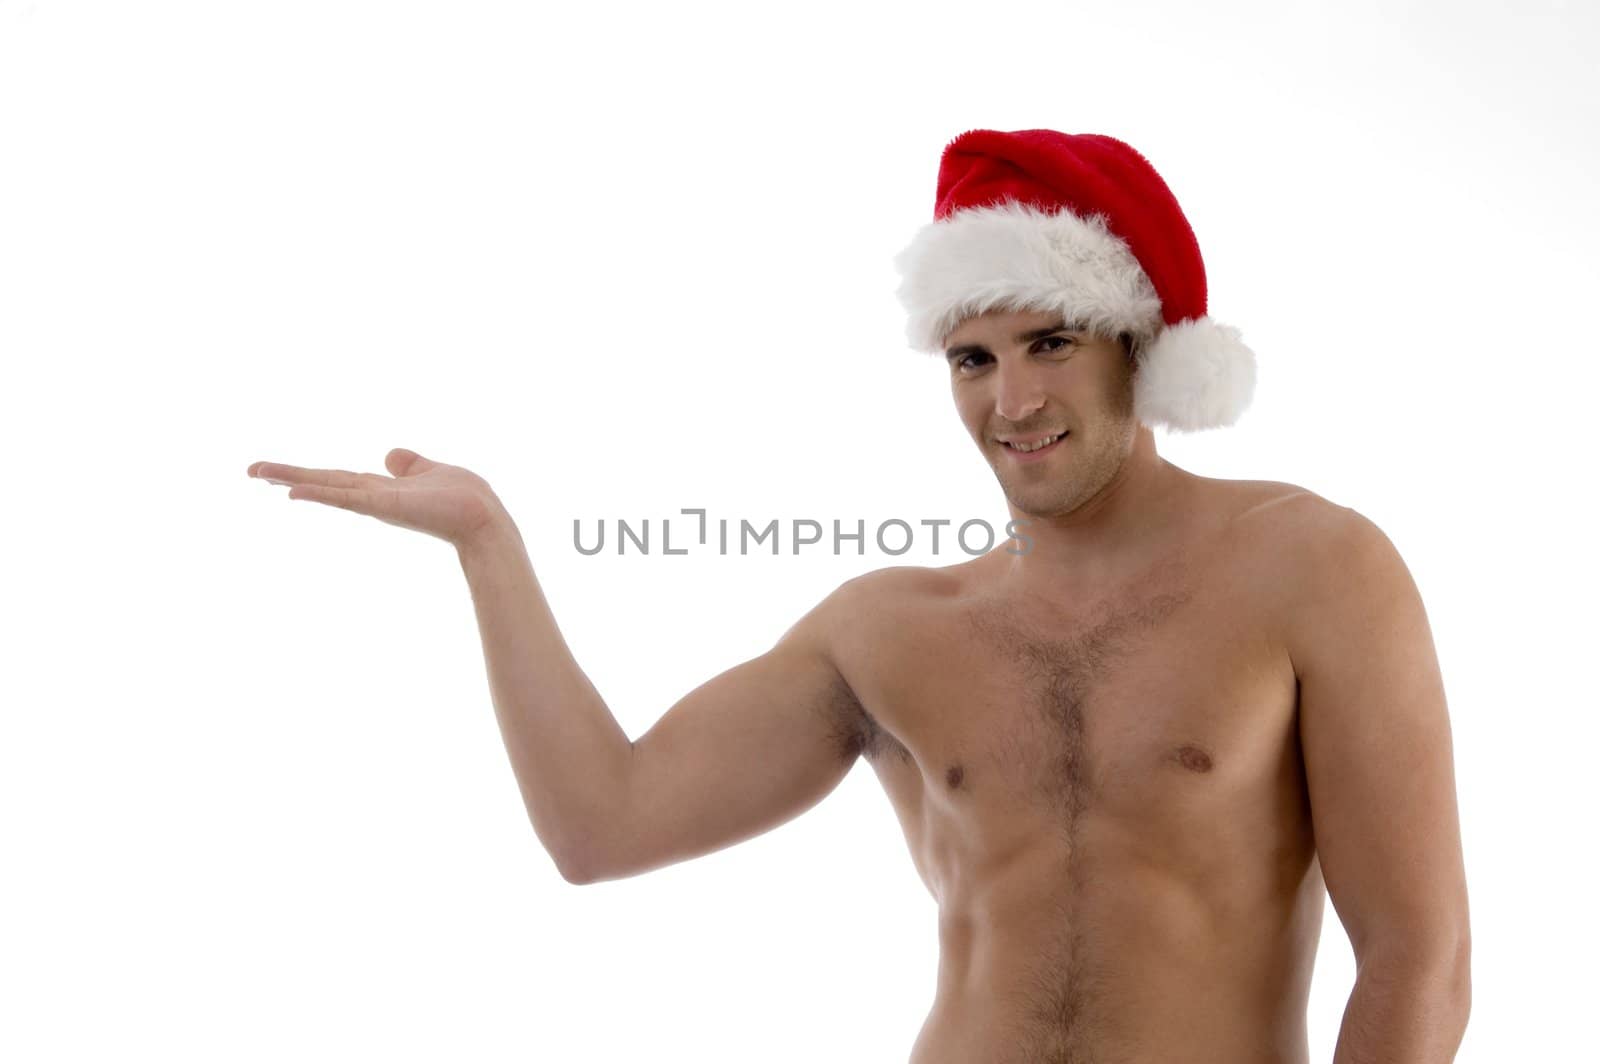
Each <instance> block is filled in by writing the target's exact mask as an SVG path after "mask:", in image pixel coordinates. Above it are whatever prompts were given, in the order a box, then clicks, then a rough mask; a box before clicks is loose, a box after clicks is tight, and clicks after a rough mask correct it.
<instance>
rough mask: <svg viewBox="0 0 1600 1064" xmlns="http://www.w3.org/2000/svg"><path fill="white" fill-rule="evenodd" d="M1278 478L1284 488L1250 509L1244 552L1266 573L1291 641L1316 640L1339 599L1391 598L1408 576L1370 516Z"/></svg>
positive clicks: (1241, 539)
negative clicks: (1361, 597)
mask: <svg viewBox="0 0 1600 1064" xmlns="http://www.w3.org/2000/svg"><path fill="white" fill-rule="evenodd" d="M1263 483H1266V482H1263ZM1271 483H1273V484H1275V485H1276V486H1277V488H1278V489H1279V490H1276V491H1273V492H1268V493H1265V494H1264V495H1263V497H1262V498H1261V499H1260V500H1259V501H1257V502H1255V503H1253V504H1252V505H1250V506H1248V507H1246V508H1244V509H1243V510H1242V511H1241V512H1240V514H1239V518H1238V520H1237V522H1236V525H1235V532H1236V539H1237V546H1238V548H1239V550H1240V551H1241V552H1242V553H1241V555H1239V557H1241V559H1242V563H1243V564H1246V565H1249V566H1250V567H1251V568H1252V569H1255V570H1256V572H1257V574H1258V575H1259V576H1260V577H1261V578H1262V579H1261V580H1260V581H1259V586H1260V587H1261V588H1263V589H1264V591H1265V593H1266V594H1267V595H1269V596H1270V602H1271V603H1272V604H1273V606H1275V607H1276V610H1277V612H1278V615H1279V617H1280V619H1281V621H1282V631H1283V633H1284V636H1285V638H1286V639H1288V640H1289V641H1290V642H1295V641H1303V640H1305V639H1310V638H1317V637H1318V633H1319V631H1320V620H1319V619H1320V618H1321V617H1323V616H1324V615H1330V614H1333V613H1336V612H1337V611H1336V610H1333V609H1330V606H1332V605H1333V604H1335V603H1337V602H1340V601H1343V600H1347V599H1350V598H1352V597H1360V596H1363V595H1365V596H1382V595H1385V594H1387V593H1389V592H1391V591H1392V590H1393V589H1394V586H1395V585H1397V584H1398V583H1401V582H1403V581H1405V580H1406V579H1408V578H1409V576H1408V573H1407V571H1406V569H1405V563H1404V562H1403V561H1402V560H1401V559H1400V556H1399V552H1398V551H1397V550H1396V549H1395V546H1394V544H1393V542H1392V541H1391V540H1390V539H1389V537H1388V536H1387V535H1386V534H1385V533H1384V531H1383V530H1382V529H1381V528H1379V527H1378V525H1377V523H1376V522H1374V521H1373V520H1372V519H1371V518H1369V517H1368V516H1366V515H1365V514H1363V513H1361V512H1360V511H1359V510H1356V509H1354V508H1353V507H1350V506H1345V505H1342V504H1340V503H1337V502H1334V501H1333V500H1331V499H1328V498H1326V497H1324V496H1322V495H1319V494H1318V493H1316V492H1314V491H1311V490H1309V489H1306V488H1302V487H1300V486H1298V485H1292V484H1277V482H1271Z"/></svg>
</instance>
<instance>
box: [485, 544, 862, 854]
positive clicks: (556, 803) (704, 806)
mask: <svg viewBox="0 0 1600 1064" xmlns="http://www.w3.org/2000/svg"><path fill="white" fill-rule="evenodd" d="M458 555H459V557H460V560H461V565H462V569H463V571H464V572H465V574H466V576H467V580H468V583H469V585H470V586H471V589H472V599H473V603H474V606H475V608H476V610H477V617H478V627H479V631H480V634H481V636H482V639H483V652H484V659H485V662H486V664H487V666H488V671H489V686H490V692H491V695H492V696H493V700H494V706H495V715H496V717H497V719H498V720H499V723H500V731H501V735H502V737H503V738H504V740H505V744H506V751H507V753H508V754H509V755H510V758H511V765H512V769H513V771H514V772H515V774H516V777H517V783H518V786H519V788H520V789H521V792H522V798H523V804H524V805H525V806H526V808H527V810H528V815H529V818H530V820H531V821H532V823H533V826H534V830H535V832H536V833H537V834H538V836H539V839H540V841H541V842H542V843H543V844H544V846H545V849H546V850H547V851H549V853H550V855H551V857H552V858H553V859H554V860H555V862H556V866H557V868H558V869H559V870H560V871H561V874H562V876H563V877H564V878H565V879H567V880H568V881H569V882H572V883H592V882H596V881H599V880H606V879H618V878H622V877H625V876H630V875H636V874H638V873H640V872H645V871H649V870H651V869H654V868H659V867H661V866H663V865H666V864H670V863H673V862H676V861H682V860H686V859H688V858H690V857H696V856H699V855H701V854H705V853H710V852H712V851H713V850H717V849H720V848H722V847H724V846H728V845H730V844H732V843H734V842H738V841H741V840H743V839H747V838H750V837H753V836H755V835H758V834H760V833H762V832H764V831H767V830H769V829H771V828H773V827H776V826H777V825H779V824H781V823H783V822H784V821H787V820H789V819H791V818H793V817H795V816H797V815H799V814H800V813H801V812H803V811H805V810H806V809H809V808H810V807H811V806H813V805H815V804H816V803H817V802H819V801H821V800H822V798H823V797H824V796H825V795H826V794H827V793H828V792H829V791H831V790H833V789H834V788H835V787H836V786H838V784H839V782H840V781H841V780H843V779H844V777H845V775H846V774H848V772H849V770H850V767H851V765H852V764H854V762H855V760H856V756H857V753H858V751H859V737H860V726H859V720H860V718H859V717H858V714H859V712H860V709H859V706H858V704H857V703H856V701H855V699H854V697H853V695H852V694H851V692H850V688H849V687H848V686H847V685H846V684H845V682H844V680H843V679H842V678H841V677H840V675H839V673H838V671H837V669H836V668H835V667H834V664H833V659H832V656H831V654H830V652H829V646H830V640H831V638H832V636H833V632H834V627H835V625H837V624H839V623H840V622H841V620H842V618H843V617H845V616H847V615H848V612H849V610H850V609H851V608H852V606H851V605H850V602H851V600H852V597H853V595H854V594H855V590H854V589H856V588H859V586H860V579H859V578H858V579H857V580H854V581H849V582H847V583H846V584H845V585H843V586H842V587H841V588H840V589H839V590H838V591H836V592H834V594H832V595H830V596H828V598H826V599H825V600H824V601H823V602H822V603H820V604H819V605H818V606H817V607H815V608H814V609H812V610H811V611H810V612H809V613H808V614H807V615H806V616H805V617H804V618H802V619H801V620H800V622H799V623H797V624H796V625H794V626H793V627H792V628H790V629H789V631H788V632H786V633H785V634H784V635H783V637H782V638H781V639H779V640H778V642H777V644H776V645H775V646H774V647H772V649H771V650H769V651H767V652H766V653H764V654H762V655H760V656H758V657H756V658H754V659H752V660H750V661H747V662H744V663H743V664H741V665H737V666H735V667H733V668H731V669H729V670H727V671H726V672H723V673H722V674H720V675H719V676H716V677H715V678H713V679H711V680H710V681H708V682H706V683H705V684H703V685H701V686H700V687H699V688H697V689H695V690H694V691H691V692H690V693H689V694H688V695H686V696H685V697H684V698H683V699H681V700H680V701H679V702H678V703H677V704H676V705H674V706H673V707H672V708H671V709H669V710H668V712H667V713H666V715H665V716H663V717H662V718H661V719H660V720H659V721H658V722H657V723H656V725H655V726H654V727H653V728H651V729H650V731H649V732H647V733H646V734H645V735H644V736H642V737H641V738H639V739H638V740H637V741H630V740H629V739H628V737H627V734H626V733H625V732H624V731H623V730H622V727H621V726H620V725H619V724H618V723H617V720H616V718H615V717H614V716H613V715H612V713H611V711H610V709H609V708H607V706H606V704H605V702H604V700H603V699H602V698H601V696H600V694H599V692H598V691H596V690H595V688H594V686H593V684H591V683H590V681H589V679H588V677H587V676H586V675H585V674H584V673H583V671H582V669H581V668H580V667H579V666H578V663H577V661H576V660H575V659H574V658H573V656H572V653H571V651H570V650H569V649H568V647H567V645H566V641H565V640H564V639H563V638H562V636H561V633H560V630H559V629H558V628H557V626H556V622H555V618H554V616H553V615H552V614H551V611H550V608H549V605H548V604H547V602H546V601H545V598H544V594H543V592H542V591H541V590H540V588H539V583H538V580H537V579H536V578H535V576H534V573H533V567H532V565H531V564H530V562H529V560H528V554H527V550H526V549H525V548H524V546H523V544H522V539H521V536H520V534H519V533H518V532H517V530H516V527H515V525H514V524H513V523H512V522H511V521H510V520H509V518H507V519H506V520H505V521H503V522H500V523H497V524H496V526H495V527H494V528H493V529H491V530H490V531H489V532H488V533H487V534H485V535H484V536H481V537H478V538H476V539H475V540H474V541H473V542H472V543H470V544H469V545H467V546H464V547H461V548H459V550H458Z"/></svg>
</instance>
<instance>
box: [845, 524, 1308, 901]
mask: <svg viewBox="0 0 1600 1064" xmlns="http://www.w3.org/2000/svg"><path fill="white" fill-rule="evenodd" d="M1238 565H1239V563H1238V561H1237V560H1236V559H1235V558H1234V556H1233V555H1232V554H1231V553H1230V552H1228V551H1207V552H1203V553H1201V552H1196V553H1192V554H1189V555H1184V556H1179V557H1175V558H1173V559H1172V560H1170V561H1167V562H1164V563H1162V564H1158V565H1156V566H1154V567H1152V568H1151V569H1149V570H1148V571H1147V572H1145V573H1144V574H1142V575H1141V576H1140V577H1138V578H1137V579H1134V580H1130V581H1128V582H1127V583H1125V584H1121V585H1117V586H1113V587H1108V588H1106V589H1103V590H1102V592H1101V593H1099V594H1097V595H1093V596H1086V597H1084V598H1083V599H1081V600H1073V599H1071V598H1070V597H1059V596H1057V597H1052V596H1048V595H1041V596H1020V597H1019V596H1016V595H1002V594H995V593H992V592H991V591H989V590H987V589H985V588H984V587H983V586H982V585H981V584H978V585H975V586H973V587H970V588H966V589H962V590H961V591H959V592H958V593H953V594H946V595H944V596H942V597H940V598H938V599H937V600H936V601H934V602H931V603H927V602H925V603H923V604H922V608H921V609H920V610H919V611H918V612H917V614H916V615H915V617H912V616H907V617H905V618H902V619H901V620H902V621H903V623H902V624H900V625H899V626H898V627H897V628H896V629H895V631H896V632H897V635H896V636H895V637H894V638H892V639H887V640H884V641H883V642H882V643H881V644H879V645H877V646H876V647H875V648H874V653H873V657H872V661H871V668H870V670H865V674H864V675H862V676H860V677H859V678H852V683H853V684H855V685H856V686H857V687H858V690H859V693H860V694H861V696H862V702H863V706H864V707H865V708H866V710H867V712H868V714H869V715H870V716H871V721H870V722H869V736H868V741H867V744H866V748H865V755H866V757H867V759H868V761H869V762H870V763H871V764H872V766H873V769H874V771H875V772H877V774H878V776H879V777H880V779H881V780H882V782H883V785H884V787H885V789H886V791H887V792H888V794H889V797H890V798H891V800H892V801H893V802H894V803H895V806H896V809H897V811H898V812H899V813H900V815H901V819H902V821H903V822H904V823H905V824H906V826H907V829H908V832H912V833H913V834H915V832H916V831H918V830H919V828H921V827H929V826H932V827H937V826H938V825H940V824H943V825H945V826H947V827H955V828H957V829H959V827H960V826H961V825H966V826H968V827H970V828H971V829H972V838H974V839H981V840H982V844H981V846H980V847H979V848H980V849H982V850H987V851H989V852H990V853H991V855H993V856H995V857H996V858H997V859H998V858H999V857H1001V856H1003V854H1005V853H1006V852H1008V851H1020V850H1021V849H1023V848H1026V847H1029V846H1032V845H1034V844H1035V843H1036V842H1037V840H1038V839H1039V838H1040V837H1041V835H1055V836H1056V837H1060V838H1067V837H1070V836H1074V835H1076V834H1078V832H1079V829H1080V827H1081V825H1082V822H1084V821H1092V823H1093V824H1094V826H1095V827H1096V829H1097V830H1100V831H1102V832H1112V833H1120V834H1121V836H1122V838H1121V842H1122V843H1124V844H1125V845H1126V846H1127V847H1129V848H1131V849H1132V850H1136V851H1137V850H1148V851H1149V853H1150V854H1151V855H1153V856H1152V859H1157V858H1155V857H1154V855H1159V860H1160V861H1161V862H1163V863H1172V864H1175V865H1180V866H1183V867H1185V868H1189V869H1194V868H1197V867H1199V868H1203V867H1205V866H1206V865H1207V864H1209V863H1210V862H1211V861H1215V860H1222V859H1226V856H1227V851H1228V850H1229V849H1230V846H1229V845H1228V841H1229V840H1228V839H1227V837H1226V835H1227V834H1228V833H1229V832H1236V833H1243V832H1246V831H1254V832H1255V834H1254V837H1253V838H1252V839H1251V840H1250V841H1249V845H1252V846H1259V845H1260V844H1261V843H1262V842H1263V841H1268V842H1270V839H1271V837H1272V835H1273V834H1275V833H1277V832H1280V831H1282V830H1283V827H1284V824H1285V821H1286V820H1287V821H1291V822H1292V821H1293V820H1294V818H1295V814H1296V810H1297V803H1298V802H1299V801H1300V796H1301V794H1302V791H1303V783H1302V782H1301V780H1300V778H1299V775H1298V773H1299V764H1298V745H1297V742H1296V737H1295V723H1296V721H1295V709H1296V706H1295V696H1296V685H1295V680H1294V675H1293V671H1292V667H1291V666H1290V663H1289V662H1288V660H1287V657H1286V655H1285V654H1284V653H1283V652H1282V650H1281V647H1280V646H1279V645H1278V643H1277V641H1276V639H1275V633H1274V630H1273V628H1274V620H1275V614H1274V611H1273V609H1272V608H1271V606H1270V604H1269V602H1268V601H1267V600H1266V599H1267V596H1265V595H1264V594H1263V592H1262V584H1261V582H1260V581H1259V580H1253V579H1250V578H1249V574H1248V573H1244V572H1241V571H1239V570H1238ZM1263 832H1264V833H1265V834H1263ZM1219 833H1220V834H1219ZM958 834H960V832H959V831H958ZM918 841H919V840H918V839H917V838H915V837H913V839H912V842H913V844H914V845H915V844H916V843H917V842H918ZM921 841H924V842H926V841H928V840H921ZM1237 841H1239V842H1240V844H1241V845H1243V844H1244V840H1243V839H1240V840H1237ZM968 857H970V858H974V859H977V858H979V857H981V855H980V854H978V853H972V854H969V855H968Z"/></svg>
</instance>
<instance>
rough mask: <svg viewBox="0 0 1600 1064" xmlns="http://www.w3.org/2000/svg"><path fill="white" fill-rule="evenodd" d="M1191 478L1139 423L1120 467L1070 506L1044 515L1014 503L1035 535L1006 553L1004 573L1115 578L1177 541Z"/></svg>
mask: <svg viewBox="0 0 1600 1064" xmlns="http://www.w3.org/2000/svg"><path fill="white" fill-rule="evenodd" d="M1192 480H1193V478H1192V477H1191V476H1190V474H1188V473H1186V472H1185V471H1184V470H1182V469H1179V468H1178V467H1177V466H1174V465H1172V464H1171V463H1169V462H1167V461H1166V460H1165V459H1163V458H1162V457H1161V456H1159V455H1158V454H1156V450H1155V439H1154V434H1153V433H1152V432H1151V430H1150V429H1149V428H1143V427H1142V428H1140V430H1139V433H1138V435H1137V436H1136V437H1135V441H1134V446H1133V450H1132V451H1131V452H1130V454H1129V455H1128V458H1127V460H1126V461H1124V462H1123V463H1122V465H1121V467H1119V468H1118V470H1117V472H1116V474H1115V475H1114V476H1113V477H1112V478H1111V479H1110V480H1109V481H1107V482H1106V484H1105V485H1104V486H1103V487H1102V488H1101V489H1100V490H1099V491H1097V492H1096V493H1095V494H1094V495H1093V496H1091V497H1090V498H1089V499H1088V500H1086V501H1085V502H1084V503H1083V504H1082V505H1080V506H1079V507H1078V508H1077V509H1075V510H1073V511H1072V512H1071V513H1068V514H1061V515H1055V516H1049V517H1041V516H1036V515H1033V514H1028V513H1024V512H1022V511H1021V510H1019V509H1017V507H1016V506H1014V505H1013V506H1011V507H1010V511H1011V516H1012V517H1013V518H1015V519H1016V520H1017V521H1019V522H1023V524H1021V526H1020V528H1021V533H1022V535H1025V536H1027V537H1028V539H1029V540H1031V541H1032V542H1031V543H1030V544H1028V547H1027V552H1026V553H1024V554H1009V553H1008V554H1005V555H1004V558H1005V573H1006V575H1005V579H1007V580H1012V579H1015V580H1016V581H1018V583H1019V585H1021V586H1026V587H1034V588H1041V587H1060V588H1063V589H1072V588H1080V587H1093V586H1096V585H1098V584H1103V583H1105V582H1106V581H1107V580H1114V579H1116V578H1117V577H1118V576H1120V575H1122V574H1124V573H1126V572H1127V571H1128V570H1129V569H1130V568H1133V567H1138V566H1140V565H1141V564H1142V563H1143V562H1144V561H1148V560H1150V558H1151V556H1152V555H1153V554H1155V553H1158V552H1159V551H1160V550H1161V549H1162V545H1163V544H1166V543H1171V542H1172V540H1173V533H1174V532H1176V531H1177V525H1178V523H1179V521H1180V520H1181V513H1182V503H1183V501H1184V494H1185V489H1186V488H1187V487H1188V486H1189V483H1190V481H1192Z"/></svg>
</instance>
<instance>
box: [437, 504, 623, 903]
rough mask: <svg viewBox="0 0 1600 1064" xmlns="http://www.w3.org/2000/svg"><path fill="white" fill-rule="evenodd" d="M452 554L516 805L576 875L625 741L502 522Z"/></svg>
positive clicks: (568, 873)
mask: <svg viewBox="0 0 1600 1064" xmlns="http://www.w3.org/2000/svg"><path fill="white" fill-rule="evenodd" d="M456 553H457V556H458V557H459V558H460V561H461V569H462V572H464V573H465V574H466V577H467V583H468V585H469V587H470V588H471V590H472V602H473V606H474V608H475V610H476V611H477V615H478V632H479V634H480V636H481V637H482V639H483V657H484V663H485V664H486V665H487V667H488V672H489V693H490V695H491V697H492V698H493V700H494V709H495V716H496V718H497V719H498V720H499V722H500V735H501V737H502V738H503V739H504V740H505V744H506V752H507V753H508V754H509V755H510V757H511V768H512V771H513V772H514V773H515V774H516V778H517V786H518V787H519V789H520V790H521V792H522V801H523V804H524V805H525V806H526V807H527V810H528V817H529V819H530V820H531V821H532V822H533V829H534V831H535V833H537V834H538V836H539V840H540V842H542V843H543V844H544V847H545V849H546V850H547V851H549V853H550V856H551V857H552V858H553V859H554V860H555V862H556V866H557V867H558V868H559V869H560V870H561V873H562V875H563V876H565V877H566V878H568V879H576V878H579V877H581V876H582V875H583V863H584V860H585V854H586V853H587V852H589V848H590V844H589V837H588V832H589V831H590V830H591V829H592V828H593V827H594V826H595V825H600V824H603V823H605V822H606V818H607V814H608V804H609V803H610V802H611V801H612V800H614V799H615V798H616V797H617V792H618V790H619V788H620V786H621V782H622V774H623V772H624V771H625V769H626V766H627V761H628V759H629V758H630V757H631V755H632V743H631V742H630V741H629V739H628V736H627V733H626V732H624V731H623V730H622V726H621V725H619V724H618V723H617V720H616V718H615V717H614V716H612V714H611V711H610V710H609V709H608V708H607V707H606V704H605V701H604V700H603V699H602V698H601V697H600V693H599V692H598V691H597V690H595V688H594V685H593V684H592V683H590V682H589V678H588V677H587V676H585V675H584V673H583V670H582V669H580V668H579V667H578V663H577V661H576V660H575V659H574V658H573V656H572V652H571V651H570V650H569V649H568V647H567V643H566V640H565V639H564V638H562V635H561V631H560V629H559V628H558V627H557V626H556V620H555V616H554V615H553V614H552V613H551V611H550V606H549V604H548V603H547V602H546V601H545V597H544V592H543V590H541V589H540V587H539V582H538V580H537V579H536V578H535V576H534V573H533V565H532V563H531V562H530V561H529V560H528V552H527V549H526V547H525V546H524V545H523V542H522V535H521V533H520V532H518V531H517V527H516V524H515V523H514V522H513V521H512V520H511V518H510V517H509V516H507V517H506V518H505V519H504V520H503V521H498V522H496V523H495V524H494V526H493V527H492V528H491V529H489V530H486V531H485V533H484V534H483V535H482V536H479V537H477V538H475V539H474V540H473V541H472V542H471V543H469V544H464V545H460V546H458V547H457V551H456Z"/></svg>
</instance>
